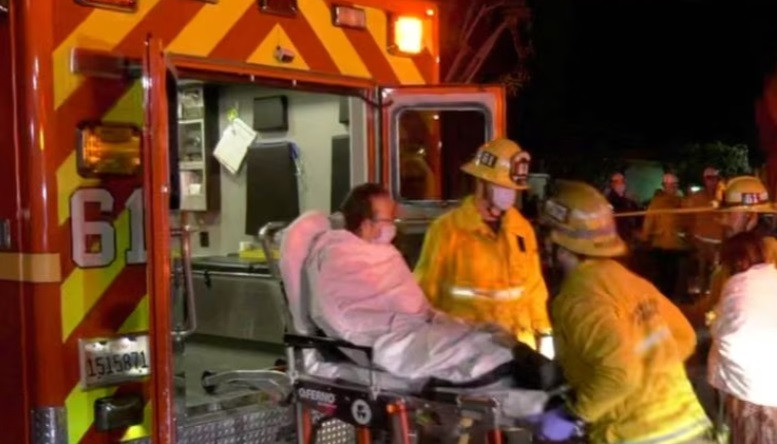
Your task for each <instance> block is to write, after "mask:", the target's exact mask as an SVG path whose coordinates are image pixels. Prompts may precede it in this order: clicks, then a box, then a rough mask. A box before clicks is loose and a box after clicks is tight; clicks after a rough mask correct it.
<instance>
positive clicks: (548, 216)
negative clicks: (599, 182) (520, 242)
mask: <svg viewBox="0 0 777 444" xmlns="http://www.w3.org/2000/svg"><path fill="white" fill-rule="evenodd" d="M556 185H557V192H556V193H555V194H554V195H553V196H551V197H550V198H549V199H548V200H547V201H546V202H545V205H544V208H543V212H542V216H541V222H542V223H543V224H544V225H546V226H548V227H549V228H550V229H551V231H550V239H551V241H553V242H554V243H556V244H558V245H561V246H562V247H564V248H566V249H567V250H569V251H572V252H574V253H577V254H582V255H585V256H594V257H614V256H621V255H623V254H625V253H626V250H627V247H626V243H625V242H624V241H623V239H621V237H620V236H619V235H618V231H617V229H616V226H615V217H614V216H613V212H612V206H610V203H609V202H608V201H607V199H606V198H605V197H604V196H603V195H602V194H601V193H600V192H599V191H597V190H596V189H595V188H593V187H592V186H590V185H588V184H585V183H583V182H574V181H557V182H556Z"/></svg>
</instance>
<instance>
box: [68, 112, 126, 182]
mask: <svg viewBox="0 0 777 444" xmlns="http://www.w3.org/2000/svg"><path fill="white" fill-rule="evenodd" d="M140 140H141V133H140V130H139V129H138V128H137V127H136V126H135V125H129V124H126V125H125V124H84V125H82V126H81V127H80V128H79V129H78V172H79V173H80V174H81V175H82V176H87V177H89V176H96V175H122V176H130V175H134V174H136V173H137V172H138V171H139V170H140Z"/></svg>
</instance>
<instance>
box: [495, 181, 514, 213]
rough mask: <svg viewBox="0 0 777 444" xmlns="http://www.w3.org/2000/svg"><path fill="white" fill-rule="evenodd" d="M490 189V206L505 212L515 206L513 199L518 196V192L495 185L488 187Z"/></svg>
mask: <svg viewBox="0 0 777 444" xmlns="http://www.w3.org/2000/svg"><path fill="white" fill-rule="evenodd" d="M489 187H490V189H491V204H492V205H493V206H494V207H496V208H498V209H500V210H502V211H507V210H509V209H510V207H512V206H513V205H515V198H516V197H517V196H518V191H516V190H514V189H512V188H505V187H500V186H497V185H489Z"/></svg>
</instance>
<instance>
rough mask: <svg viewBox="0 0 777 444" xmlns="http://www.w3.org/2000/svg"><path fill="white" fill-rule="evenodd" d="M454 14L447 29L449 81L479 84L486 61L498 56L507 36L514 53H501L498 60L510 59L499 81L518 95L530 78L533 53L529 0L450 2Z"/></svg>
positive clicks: (447, 79)
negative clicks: (498, 49) (501, 40)
mask: <svg viewBox="0 0 777 444" xmlns="http://www.w3.org/2000/svg"><path fill="white" fill-rule="evenodd" d="M448 8H449V9H451V8H452V9H453V10H454V11H455V13H453V14H449V15H448V20H447V22H448V23H446V30H447V32H448V33H449V41H450V42H451V43H450V44H449V45H448V46H449V48H448V50H449V51H450V54H449V55H448V59H449V60H450V64H449V66H448V67H447V69H446V70H445V73H444V81H445V82H446V83H477V82H481V81H483V80H484V79H483V78H482V74H483V71H484V68H485V65H486V64H487V62H488V61H489V60H490V59H491V60H493V58H492V56H496V55H497V54H495V49H496V48H497V44H498V43H499V41H500V39H502V38H503V37H504V36H508V37H509V38H510V41H511V42H512V46H513V49H514V53H513V54H504V53H500V54H498V59H499V62H501V63H505V61H507V60H509V62H507V63H508V67H507V68H506V70H503V73H502V74H501V75H499V77H498V81H499V82H501V83H502V84H504V85H505V87H506V90H507V93H508V94H509V95H510V96H513V97H514V96H517V95H518V94H519V92H520V91H521V90H523V88H524V87H525V86H526V85H527V84H528V82H529V80H530V79H531V70H530V63H531V61H532V58H533V55H534V47H533V44H532V39H531V26H532V19H533V16H532V11H531V9H530V8H529V6H528V5H527V2H526V0H483V1H477V2H473V1H469V0H467V1H464V0H453V1H449V2H448Z"/></svg>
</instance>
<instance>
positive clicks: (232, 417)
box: [177, 405, 296, 444]
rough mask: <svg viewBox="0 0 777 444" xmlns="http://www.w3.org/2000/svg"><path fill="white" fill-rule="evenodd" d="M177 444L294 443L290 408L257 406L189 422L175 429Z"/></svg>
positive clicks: (197, 418)
mask: <svg viewBox="0 0 777 444" xmlns="http://www.w3.org/2000/svg"><path fill="white" fill-rule="evenodd" d="M177 442H178V443H179V444H264V443H289V444H292V443H295V442H296V432H295V422H294V410H293V409H292V408H291V407H288V406H287V407H281V406H277V405H275V406H271V405H256V406H248V407H241V408H237V409H231V410H223V411H219V412H215V413H208V414H203V415H198V416H197V417H195V418H189V419H188V420H187V421H186V423H184V424H182V425H180V426H179V427H178V440H177Z"/></svg>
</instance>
